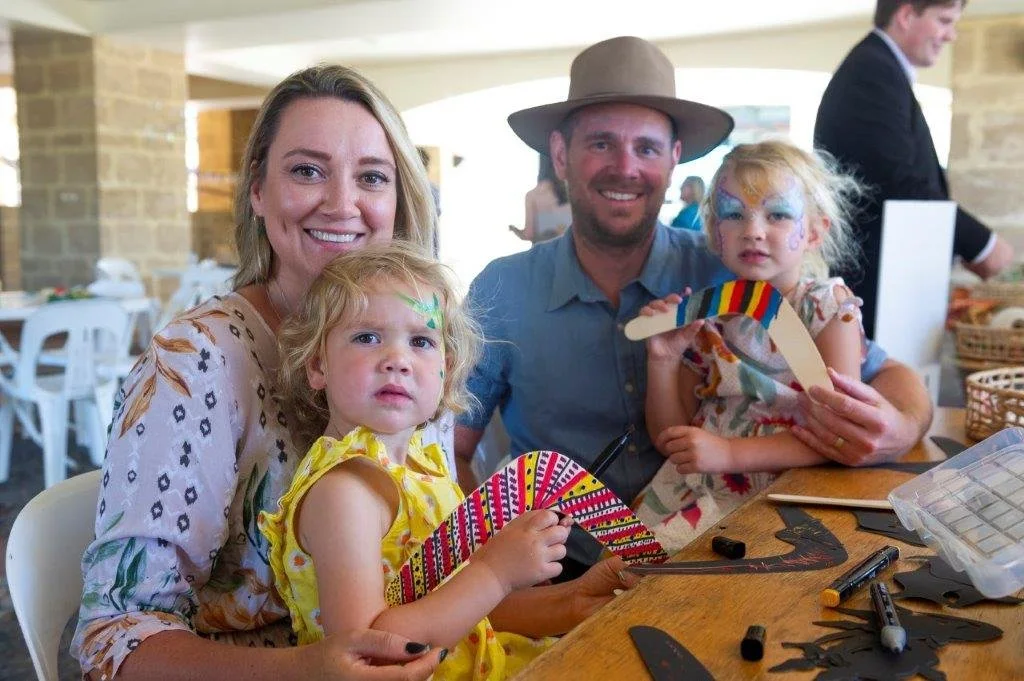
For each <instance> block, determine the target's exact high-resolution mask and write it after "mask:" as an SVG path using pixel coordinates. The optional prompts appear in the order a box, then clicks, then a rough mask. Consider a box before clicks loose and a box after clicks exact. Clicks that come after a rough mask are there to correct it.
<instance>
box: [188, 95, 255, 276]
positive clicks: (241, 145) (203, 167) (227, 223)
mask: <svg viewBox="0 0 1024 681" xmlns="http://www.w3.org/2000/svg"><path fill="white" fill-rule="evenodd" d="M256 113H257V110H256V109H209V110H206V111H200V112H199V116H198V120H197V121H196V123H197V127H198V129H199V130H198V136H199V183H198V184H199V205H198V209H197V210H196V212H195V214H194V215H193V216H192V242H193V244H194V245H195V251H196V253H197V254H198V255H199V257H200V258H214V259H215V260H217V261H218V262H221V263H237V261H238V255H237V253H235V222H234V218H233V208H234V196H235V186H236V185H237V182H238V173H239V167H240V164H241V162H242V155H243V154H244V153H245V143H246V142H247V141H248V139H249V131H250V130H251V129H252V125H253V123H254V122H255V121H256Z"/></svg>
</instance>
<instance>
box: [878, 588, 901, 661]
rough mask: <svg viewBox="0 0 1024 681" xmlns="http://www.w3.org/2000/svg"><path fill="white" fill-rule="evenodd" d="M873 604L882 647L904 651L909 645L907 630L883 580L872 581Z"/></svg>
mask: <svg viewBox="0 0 1024 681" xmlns="http://www.w3.org/2000/svg"><path fill="white" fill-rule="evenodd" d="M871 604H872V605H874V606H875V614H876V615H878V628H879V632H878V638H879V640H880V641H881V642H882V647H883V648H885V649H886V650H888V651H890V652H893V653H897V654H899V653H902V652H903V649H904V648H905V647H906V646H907V630H906V629H904V628H903V626H902V625H901V624H900V618H899V616H898V615H897V614H896V606H895V605H893V603H892V597H890V596H889V589H887V588H886V586H885V584H883V583H882V582H872V583H871Z"/></svg>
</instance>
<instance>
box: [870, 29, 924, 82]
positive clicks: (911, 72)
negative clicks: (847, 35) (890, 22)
mask: <svg viewBox="0 0 1024 681" xmlns="http://www.w3.org/2000/svg"><path fill="white" fill-rule="evenodd" d="M873 32H874V34H875V35H877V36H878V37H879V38H881V39H882V40H883V41H884V42H885V44H886V45H888V46H889V49H890V50H892V53H893V54H894V55H896V61H898V62H899V63H900V66H901V67H902V68H903V72H904V73H905V74H907V80H909V81H910V84H911V85H913V84H914V81H916V80H917V70H916V69H915V68H914V65H913V64H911V63H910V60H909V59H907V55H905V54H903V50H901V49H900V46H899V45H897V44H896V41H895V40H893V39H892V37H891V36H890V35H889V34H888V33H886V32H885V31H883V30H882V29H880V28H875V29H873Z"/></svg>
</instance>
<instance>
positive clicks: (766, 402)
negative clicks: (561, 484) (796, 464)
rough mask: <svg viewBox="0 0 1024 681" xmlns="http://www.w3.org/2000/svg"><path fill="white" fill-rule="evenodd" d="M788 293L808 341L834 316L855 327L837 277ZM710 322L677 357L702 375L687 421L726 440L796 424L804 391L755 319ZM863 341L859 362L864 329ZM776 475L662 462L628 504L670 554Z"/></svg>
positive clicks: (854, 307) (853, 311)
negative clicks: (686, 470) (839, 295)
mask: <svg viewBox="0 0 1024 681" xmlns="http://www.w3.org/2000/svg"><path fill="white" fill-rule="evenodd" d="M837 289H838V290H839V291H842V292H844V293H845V294H846V296H850V297H849V298H847V300H846V301H845V302H844V303H843V304H839V302H838V301H837V299H836V290H837ZM788 298H789V301H790V303H792V305H793V308H794V309H795V310H796V312H797V314H798V315H799V317H800V319H801V320H802V321H803V323H804V325H805V326H806V327H807V329H808V331H810V334H811V337H812V338H817V336H818V334H819V333H821V331H822V329H824V328H825V326H827V325H828V323H829V322H830V321H832V319H833V318H835V317H836V316H837V315H838V316H839V317H840V318H841V319H842V320H843V321H846V322H853V321H856V323H857V324H858V325H859V324H860V307H859V306H860V299H859V298H854V297H852V294H850V292H849V289H847V288H846V287H845V285H844V284H843V280H842V279H841V278H838V277H837V278H833V279H828V280H825V281H815V280H811V279H806V280H803V281H801V282H800V283H799V284H798V285H797V287H796V289H795V290H794V291H793V293H792V294H791V295H790V296H788ZM709 321H710V322H711V323H709V324H705V326H704V328H703V329H702V330H701V331H700V333H699V334H698V336H697V339H696V340H695V341H694V344H693V345H692V346H691V347H690V348H688V349H687V350H686V352H685V353H684V354H683V361H684V362H685V363H686V364H687V365H688V366H689V367H690V368H691V369H693V370H694V371H696V372H697V373H699V374H700V376H701V381H700V384H699V385H698V386H697V388H696V393H697V399H698V400H699V402H700V406H699V407H698V409H697V413H696V415H695V416H694V419H693V424H692V425H694V426H699V427H702V428H704V429H705V430H709V431H711V432H713V433H716V434H718V435H722V436H724V437H761V436H766V435H772V434H773V433H776V432H779V431H783V430H788V429H789V427H790V426H792V425H794V424H795V423H797V413H798V412H797V395H798V394H799V393H800V392H801V391H802V390H803V388H801V387H800V384H799V383H798V382H797V380H796V377H795V376H793V372H792V371H791V370H790V369H789V366H788V365H787V364H786V360H785V359H783V357H782V355H781V354H779V352H778V350H777V349H776V348H775V344H774V343H773V342H772V340H771V339H770V338H769V337H768V333H767V332H766V331H765V330H764V328H763V327H762V326H761V324H760V323H759V322H757V321H755V320H753V319H751V318H749V317H745V316H740V315H732V316H728V317H721V318H717V319H713V320H709ZM861 345H862V353H861V361H863V359H864V356H865V353H864V349H863V348H864V343H863V331H862V332H861ZM774 479H775V475H774V474H771V473H726V474H709V473H691V474H688V475H681V474H680V473H678V472H677V471H676V469H675V465H674V464H672V463H671V462H666V463H665V464H664V465H663V466H662V467H661V469H660V470H659V471H658V473H657V474H656V475H655V476H654V479H653V480H652V481H651V483H650V484H649V485H648V486H647V487H646V488H645V489H644V491H643V492H641V493H640V494H639V495H638V496H637V499H636V501H635V502H634V507H635V508H636V511H637V516H639V518H640V520H642V521H643V522H644V524H645V525H647V527H649V528H650V529H651V531H652V532H654V535H655V536H656V537H657V538H658V540H659V541H660V542H661V544H662V546H664V547H665V550H667V551H668V552H669V553H673V552H675V551H678V550H680V549H682V548H683V547H684V546H686V545H687V544H688V543H690V542H691V541H693V540H694V539H696V538H697V537H698V536H700V534H701V533H703V532H704V531H705V530H706V529H707V528H709V527H710V526H712V525H714V524H715V523H717V522H718V521H719V520H721V519H722V518H723V517H725V516H726V515H728V514H729V513H730V512H732V511H733V510H734V509H735V508H737V507H738V506H739V505H740V504H742V503H743V502H744V501H746V500H747V499H748V498H750V497H751V496H752V495H754V494H756V493H757V492H759V491H761V490H763V489H764V488H765V487H767V486H768V485H769V484H770V483H771V482H772V481H773V480H774Z"/></svg>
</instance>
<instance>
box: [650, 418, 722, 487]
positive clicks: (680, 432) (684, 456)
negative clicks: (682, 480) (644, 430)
mask: <svg viewBox="0 0 1024 681" xmlns="http://www.w3.org/2000/svg"><path fill="white" fill-rule="evenodd" d="M654 444H655V446H656V447H657V448H658V451H660V452H661V453H662V454H664V455H665V456H666V457H667V458H668V459H669V460H670V461H671V462H672V463H674V464H675V465H676V470H677V471H679V473H680V474H682V475H685V474H687V473H733V472H735V470H734V468H735V465H734V463H733V453H732V442H731V441H730V440H729V439H728V438H724V437H720V436H718V435H715V434H714V433H709V432H708V431H706V430H704V429H703V428H696V427H694V426H672V427H670V428H666V429H665V430H663V431H662V432H661V434H660V435H659V436H658V439H657V441H655V443H654Z"/></svg>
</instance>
